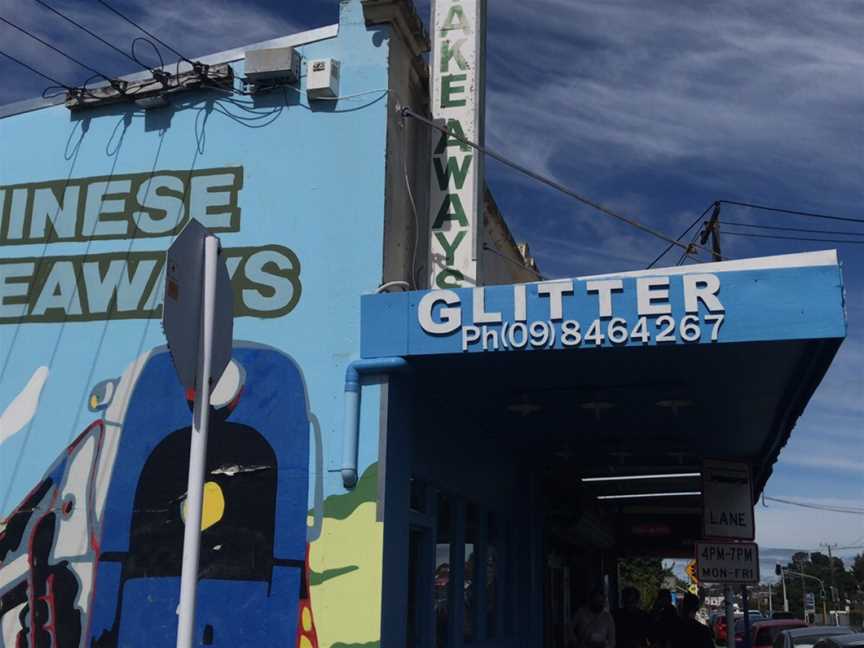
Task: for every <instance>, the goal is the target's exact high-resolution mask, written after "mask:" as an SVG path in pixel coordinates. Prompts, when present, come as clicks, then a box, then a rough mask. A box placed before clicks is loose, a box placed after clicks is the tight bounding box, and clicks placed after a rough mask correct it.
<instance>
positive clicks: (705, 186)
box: [0, 0, 864, 550]
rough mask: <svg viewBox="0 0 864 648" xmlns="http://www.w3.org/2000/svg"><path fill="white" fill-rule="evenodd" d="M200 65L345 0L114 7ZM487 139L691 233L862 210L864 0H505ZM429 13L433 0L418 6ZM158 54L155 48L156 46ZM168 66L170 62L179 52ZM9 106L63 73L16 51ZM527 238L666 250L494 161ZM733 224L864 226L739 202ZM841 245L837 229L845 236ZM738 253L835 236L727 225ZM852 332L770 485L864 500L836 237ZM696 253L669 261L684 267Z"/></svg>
mask: <svg viewBox="0 0 864 648" xmlns="http://www.w3.org/2000/svg"><path fill="white" fill-rule="evenodd" d="M48 1H49V2H51V3H52V4H53V5H54V6H56V7H58V8H59V9H61V10H63V11H65V12H68V13H69V15H71V16H73V17H75V18H76V19H77V20H79V21H81V22H83V23H84V24H86V25H87V26H88V27H90V28H91V29H93V30H95V31H96V32H98V33H99V34H101V35H103V36H105V37H106V38H109V39H110V40H111V41H112V42H114V43H115V44H117V45H118V46H120V47H121V48H128V45H129V43H130V42H131V40H132V39H133V38H135V37H137V36H139V35H140V34H138V33H137V32H135V31H134V29H133V28H132V27H130V26H129V25H127V24H125V23H123V22H121V21H120V20H119V19H117V18H116V17H115V16H113V15H112V14H110V13H109V12H108V11H106V10H105V9H104V8H103V7H102V6H100V5H99V4H98V3H96V2H95V0H76V1H75V2H69V1H68V0H64V1H60V0H48ZM115 5H116V6H117V7H118V8H120V9H121V10H123V11H125V12H128V13H129V14H130V15H132V16H133V17H134V18H135V19H136V20H138V21H140V22H141V24H143V25H145V26H146V27H147V28H148V29H151V30H152V31H154V32H156V33H157V34H158V35H160V36H161V37H162V38H163V39H165V40H167V41H168V42H169V43H171V44H173V45H174V46H175V47H177V48H178V49H180V50H181V51H182V52H183V53H184V54H185V55H187V56H190V57H195V56H200V55H204V54H208V53H212V52H215V51H221V50H225V49H230V48H232V47H236V46H241V45H244V44H249V43H252V42H256V41H259V40H264V39H267V38H272V37H275V36H280V35H284V34H289V33H293V32H296V31H300V30H304V29H308V28H311V27H317V26H321V25H325V24H329V23H332V22H335V20H336V17H337V12H338V3H337V0H295V1H292V2H285V1H284V0H283V1H279V2H276V1H270V2H264V1H261V2H252V1H249V0H244V1H242V2H241V1H239V0H236V1H234V2H228V1H225V0H185V1H184V2H176V0H172V1H168V0H148V1H147V2H141V1H140V0H123V1H121V0H116V2H115ZM489 5H490V8H489V37H488V41H489V51H488V98H487V119H488V130H487V141H488V143H489V145H490V146H491V147H493V148H495V149H497V150H498V151H500V152H502V153H504V154H505V155H507V156H510V157H512V158H514V159H516V160H517V161H519V162H521V163H523V164H525V165H527V166H530V167H531V168H533V169H536V170H538V171H541V172H543V173H545V174H547V175H549V176H551V177H553V178H555V179H557V180H559V181H561V182H563V183H565V184H567V185H568V186H570V187H572V188H574V189H576V190H578V191H580V192H582V193H584V194H587V195H589V196H591V197H593V198H594V199H596V200H599V201H602V202H604V203H606V204H607V205H609V206H610V207H613V208H616V209H618V210H621V211H623V212H624V213H626V214H629V215H632V216H635V217H637V218H639V219H641V220H643V221H645V222H646V223H648V224H650V225H652V226H654V227H656V228H657V229H660V230H662V231H664V232H667V233H670V234H673V235H676V236H677V235H678V234H680V232H681V231H683V229H684V228H685V227H686V226H687V225H688V224H689V223H690V222H691V221H692V220H694V219H695V218H696V217H697V216H698V215H699V214H700V213H701V212H702V211H703V210H704V209H705V208H706V207H707V206H708V205H709V204H710V203H712V202H713V201H714V200H717V199H731V200H740V201H745V202H755V203H761V204H766V205H774V206H779V207H790V208H794V209H800V210H808V211H816V212H822V213H830V214H836V215H839V216H845V217H853V218H864V210H862V208H861V204H862V200H861V199H862V186H864V120H862V119H861V116H862V114H864V47H862V45H861V40H860V39H861V36H860V35H861V33H864V11H862V9H861V6H860V4H858V2H857V0H833V1H832V2H830V3H813V2H809V1H806V0H763V1H762V2H759V3H753V2H749V1H747V0H727V1H725V2H722V3H720V2H708V3H694V2H687V1H684V0H681V1H677V0H665V1H664V2H662V3H644V2H638V1H637V0H607V1H604V2H594V1H590V0H531V2H525V1H524V0H490V2H489ZM418 7H419V10H420V13H421V15H422V16H424V18H425V17H426V16H427V15H428V11H429V10H428V2H420V3H418ZM0 15H2V16H4V17H7V18H9V19H11V20H14V21H15V22H17V23H19V24H22V25H25V26H27V27H28V28H30V29H33V30H34V31H36V32H37V33H39V34H40V35H42V36H43V37H44V38H47V39H48V40H50V41H51V42H53V43H54V44H56V45H58V46H60V47H62V48H64V49H66V50H68V51H69V52H70V53H74V54H75V55H76V56H77V57H79V58H81V59H82V60H84V61H86V62H88V63H89V64H91V65H93V66H94V67H96V68H98V69H99V70H100V71H102V72H104V73H106V74H109V75H115V74H122V73H126V72H130V71H132V70H133V65H132V64H131V63H129V62H128V61H127V60H125V59H123V58H122V57H120V55H118V54H116V53H115V52H112V51H111V50H110V49H107V48H106V47H104V46H103V45H100V44H99V43H97V42H95V41H93V40H92V39H90V38H89V37H87V36H86V35H84V34H82V33H81V32H78V31H76V30H75V29H74V28H73V27H71V26H68V25H64V24H63V23H62V22H61V21H60V19H59V18H56V17H55V16H52V15H51V14H50V13H48V12H47V11H45V10H44V9H42V8H41V7H40V6H39V5H37V4H36V3H35V2H30V1H28V0H0ZM0 44H2V45H0V49H3V50H5V51H8V52H10V53H13V54H15V55H16V56H18V57H20V58H22V59H24V60H26V61H27V62H29V63H31V64H32V65H35V66H36V67H38V68H39V69H41V70H43V71H45V72H48V73H50V74H51V75H52V76H56V77H57V78H58V79H60V80H61V81H63V82H65V83H70V84H74V83H80V82H81V81H82V80H83V79H84V78H85V77H87V76H89V75H90V73H88V72H86V71H83V70H81V69H80V68H78V67H76V66H75V65H74V64H72V63H70V62H68V61H66V60H64V59H63V58H62V57H59V56H57V55H55V54H53V53H51V52H49V51H46V50H45V49H44V48H42V47H41V46H39V45H36V44H34V43H32V42H29V41H28V40H27V39H25V38H24V37H22V36H20V35H18V34H16V33H14V31H13V30H11V29H10V28H8V27H5V26H2V25H0ZM144 56H147V54H144ZM165 57H166V59H170V58H171V57H170V54H168V53H167V52H166V53H165ZM0 72H2V75H3V83H2V85H0V104H5V103H9V102H11V101H15V100H19V99H24V98H30V97H33V96H37V95H38V94H40V93H41V91H42V89H43V87H44V86H45V85H46V84H45V83H44V82H43V81H42V80H41V79H39V78H38V77H34V76H33V75H32V74H30V73H29V72H27V71H25V70H22V69H21V68H19V67H17V66H15V65H14V64H12V63H10V62H9V61H7V60H2V59H0ZM487 174H488V181H489V183H490V185H491V187H492V189H493V191H494V193H495V195H496V198H497V200H498V202H499V204H500V207H501V208H502V211H503V212H504V214H505V215H506V217H507V219H508V221H509V223H510V225H511V227H512V229H513V231H514V234H515V236H516V238H517V239H519V240H525V241H528V242H529V243H530V244H531V250H532V253H533V254H534V255H535V256H536V258H537V259H538V262H539V264H540V266H541V268H542V270H543V271H544V273H545V274H546V275H549V276H553V277H554V276H574V275H582V274H591V273H600V272H609V271H617V270H626V269H638V268H642V267H645V265H646V264H647V263H648V262H650V261H651V260H652V259H653V258H654V257H655V256H656V255H657V254H658V253H659V252H660V250H662V249H663V247H665V245H664V244H663V242H661V241H658V240H655V239H652V238H651V237H650V236H647V235H645V234H643V233H640V232H638V231H636V230H633V229H630V228H627V227H626V226H624V225H622V224H620V223H618V222H616V221H612V220H610V219H607V218H606V217H605V216H602V215H599V214H597V213H594V212H591V211H590V210H588V209H587V208H584V207H582V206H580V205H579V204H577V203H574V202H573V201H571V200H569V199H566V198H564V197H562V196H560V195H558V194H555V193H552V192H551V191H550V190H548V189H546V188H544V187H542V186H538V185H536V184H535V183H533V181H530V180H527V179H525V178H523V177H521V176H518V175H516V174H515V173H513V172H512V171H509V170H507V169H505V168H503V167H501V166H500V165H498V164H497V163H495V162H491V161H490V163H489V166H488V170H487ZM722 219H727V220H729V221H732V220H735V221H741V222H750V223H759V224H775V225H778V224H779V225H784V226H791V227H813V228H824V229H833V230H841V229H842V230H850V231H853V230H857V231H858V232H862V233H864V224H851V223H836V222H827V221H817V220H812V219H806V218H800V217H792V216H784V215H780V214H767V213H753V212H751V211H749V210H747V209H741V208H733V207H724V211H723V213H722V216H721V220H722ZM826 238H831V237H827V236H826ZM723 243H724V254H725V255H726V256H728V257H730V258H744V257H750V256H762V255H769V254H778V253H784V252H795V251H804V250H816V249H824V248H826V247H834V246H830V245H825V244H818V243H808V242H802V241H773V240H768V239H750V238H742V237H733V236H727V237H725V238H724V241H723ZM837 247H838V249H839V252H840V256H841V259H842V261H843V263H844V270H845V276H846V282H847V293H848V294H847V300H848V315H849V324H850V328H849V337H848V339H847V340H846V342H845V343H844V345H843V347H842V349H841V351H840V353H839V355H838V357H837V359H836V361H835V363H834V366H833V367H832V369H831V370H830V372H829V374H828V376H827V378H826V380H825V382H824V383H823V385H822V386H821V387H820V389H819V391H818V392H817V394H816V396H815V398H814V399H813V400H812V402H811V404H810V407H809V408H808V410H807V412H806V413H805V415H804V417H803V418H802V419H801V420H800V421H799V424H798V426H797V428H796V430H795V432H794V433H793V437H792V441H791V442H790V444H789V445H788V446H787V447H786V448H785V450H784V451H783V453H782V455H781V460H780V463H779V464H778V466H777V467H776V469H775V474H774V476H773V477H772V479H771V481H770V482H769V484H768V487H767V489H766V493H767V494H768V495H771V496H775V497H783V498H790V499H796V500H799V501H804V502H812V503H832V504H834V503H837V504H841V505H846V506H849V505H852V506H858V507H860V506H861V503H862V500H864V471H862V464H864V436H862V430H864V369H862V366H864V246H861V245H840V246H837ZM677 259H678V254H676V253H674V252H672V253H670V254H669V255H668V257H667V258H666V260H667V261H668V263H669V264H674V263H675V261H677ZM757 528H758V535H759V538H758V539H759V540H760V542H761V544H762V545H763V546H766V547H784V548H801V549H811V550H812V549H816V548H818V544H819V543H820V542H837V543H840V544H842V545H848V544H864V517H862V516H854V515H843V514H837V513H821V512H817V511H807V510H805V509H796V508H793V507H789V506H784V505H781V504H770V505H769V506H768V507H767V508H763V507H761V506H760V507H759V508H758V517H757Z"/></svg>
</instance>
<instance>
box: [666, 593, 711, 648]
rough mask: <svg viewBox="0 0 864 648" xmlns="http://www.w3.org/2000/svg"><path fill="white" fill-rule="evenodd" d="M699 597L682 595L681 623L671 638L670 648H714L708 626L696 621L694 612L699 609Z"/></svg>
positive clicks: (688, 594)
mask: <svg viewBox="0 0 864 648" xmlns="http://www.w3.org/2000/svg"><path fill="white" fill-rule="evenodd" d="M701 605H702V604H701V603H700V602H699V597H698V596H694V595H693V594H690V593H689V592H688V593H687V594H685V595H684V602H683V603H682V604H681V622H680V623H679V624H678V627H677V629H676V631H675V634H674V636H673V638H672V648H714V637H713V635H712V634H711V630H709V629H708V626H706V625H703V624H702V623H699V622H698V621H697V620H696V612H698V611H699V608H700V607H701Z"/></svg>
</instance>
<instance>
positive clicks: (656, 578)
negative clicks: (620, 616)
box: [618, 558, 675, 608]
mask: <svg viewBox="0 0 864 648" xmlns="http://www.w3.org/2000/svg"><path fill="white" fill-rule="evenodd" d="M618 578H619V580H620V582H621V588H622V589H623V588H624V587H626V586H627V585H632V586H633V587H635V588H636V589H638V590H639V593H640V594H641V595H642V607H645V608H647V607H650V606H652V605H654V600H655V599H656V598H657V592H658V591H660V589H661V588H662V587H663V581H664V580H666V579H667V578H672V579H674V578H675V576H674V574H673V573H672V570H671V569H664V568H663V561H662V560H661V559H659V558H627V559H624V560H620V561H619V562H618Z"/></svg>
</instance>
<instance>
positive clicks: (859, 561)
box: [852, 554, 864, 589]
mask: <svg viewBox="0 0 864 648" xmlns="http://www.w3.org/2000/svg"><path fill="white" fill-rule="evenodd" d="M852 574H853V576H854V577H855V582H856V583H858V587H859V588H861V589H864V554H858V555H857V556H855V560H854V562H853V563H852Z"/></svg>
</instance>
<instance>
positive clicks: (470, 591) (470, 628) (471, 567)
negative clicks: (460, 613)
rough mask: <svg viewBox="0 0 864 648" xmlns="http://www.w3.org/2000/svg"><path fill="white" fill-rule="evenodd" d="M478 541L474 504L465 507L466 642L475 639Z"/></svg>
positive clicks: (464, 626)
mask: <svg viewBox="0 0 864 648" xmlns="http://www.w3.org/2000/svg"><path fill="white" fill-rule="evenodd" d="M476 543H477V508H476V507H475V506H474V505H473V504H468V505H467V506H466V507H465V583H464V587H463V595H464V601H465V603H464V605H465V614H464V621H463V634H462V636H463V637H464V639H465V642H466V643H469V642H471V641H474V635H475V628H474V615H475V607H476V606H475V601H476V595H475V587H476V586H477V582H476V579H475V575H476V569H477V561H476V552H475V548H476Z"/></svg>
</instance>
